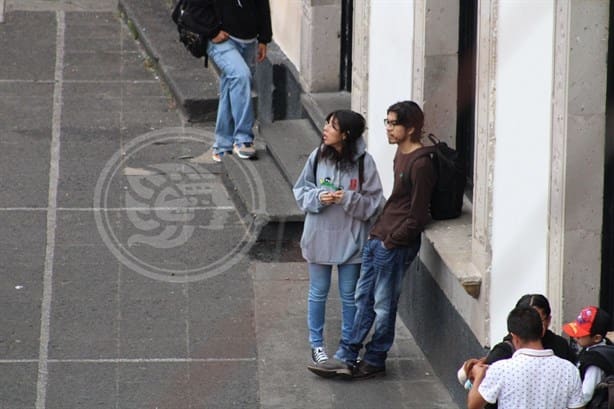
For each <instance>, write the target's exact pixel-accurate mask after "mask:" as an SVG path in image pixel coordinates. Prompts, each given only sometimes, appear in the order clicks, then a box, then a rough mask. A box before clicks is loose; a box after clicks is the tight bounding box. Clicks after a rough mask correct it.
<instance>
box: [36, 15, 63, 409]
mask: <svg viewBox="0 0 614 409" xmlns="http://www.w3.org/2000/svg"><path fill="white" fill-rule="evenodd" d="M56 22H57V29H56V30H57V31H56V48H55V73H54V80H55V84H54V87H53V114H52V130H51V146H50V155H49V156H50V158H49V198H48V206H49V208H48V210H47V243H46V248H45V265H44V272H43V299H42V301H41V322H40V345H39V355H38V378H37V382H36V409H45V407H46V399H47V383H48V378H49V372H48V366H47V364H48V361H47V360H48V357H49V335H50V321H51V298H52V291H53V258H54V250H55V230H56V227H57V210H56V207H57V195H58V184H59V175H60V136H61V131H62V127H61V121H62V85H63V83H62V81H63V70H64V42H65V33H66V21H65V14H64V12H63V11H57V12H56Z"/></svg>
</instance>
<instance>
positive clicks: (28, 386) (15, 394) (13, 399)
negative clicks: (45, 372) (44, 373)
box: [0, 362, 38, 409]
mask: <svg viewBox="0 0 614 409" xmlns="http://www.w3.org/2000/svg"><path fill="white" fill-rule="evenodd" d="M37 373H38V362H27V363H21V362H15V363H5V364H2V370H1V371H0V384H1V385H2V393H0V407H1V408H11V409H31V408H33V407H35V402H36V378H37Z"/></svg>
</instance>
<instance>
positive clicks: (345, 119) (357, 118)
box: [320, 109, 365, 170]
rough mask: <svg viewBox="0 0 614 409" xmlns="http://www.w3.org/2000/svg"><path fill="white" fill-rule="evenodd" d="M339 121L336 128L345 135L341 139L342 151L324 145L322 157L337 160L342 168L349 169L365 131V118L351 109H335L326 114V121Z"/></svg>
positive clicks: (352, 164)
mask: <svg viewBox="0 0 614 409" xmlns="http://www.w3.org/2000/svg"><path fill="white" fill-rule="evenodd" d="M335 120H336V122H337V124H336V128H335V129H337V130H338V131H339V132H341V133H342V134H344V135H345V138H344V139H343V140H342V141H341V143H342V146H341V151H340V152H339V151H337V150H336V149H335V148H333V147H332V146H327V145H324V144H323V145H322V148H321V149H320V158H322V159H330V160H331V161H333V162H335V163H336V164H337V165H338V166H339V168H340V169H342V170H347V169H350V168H351V167H352V166H354V157H355V156H356V151H357V143H356V142H357V141H358V138H360V137H361V136H362V133H363V132H364V131H365V118H364V117H363V116H362V115H360V114H359V113H358V112H354V111H351V110H349V109H340V110H337V111H333V112H331V113H330V114H328V115H327V116H326V122H330V121H335Z"/></svg>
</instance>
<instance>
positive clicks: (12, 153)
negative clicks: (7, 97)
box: [0, 108, 51, 208]
mask: <svg viewBox="0 0 614 409" xmlns="http://www.w3.org/2000/svg"><path fill="white" fill-rule="evenodd" d="M0 109H1V108H0ZM50 134H51V130H50V129H37V130H34V129H32V130H30V129H16V130H0V175H2V177H1V178H0V190H1V191H2V194H1V195H0V208H25V207H31V208H36V207H40V206H43V207H45V206H46V201H47V197H48V191H47V189H48V186H49V176H48V174H49V146H50Z"/></svg>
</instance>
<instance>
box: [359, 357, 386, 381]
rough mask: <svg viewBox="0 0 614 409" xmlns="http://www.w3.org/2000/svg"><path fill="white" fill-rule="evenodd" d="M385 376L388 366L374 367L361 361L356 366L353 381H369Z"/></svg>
mask: <svg viewBox="0 0 614 409" xmlns="http://www.w3.org/2000/svg"><path fill="white" fill-rule="evenodd" d="M384 375H386V366H373V365H369V364H368V363H366V362H365V361H361V362H359V363H358V365H356V369H355V370H354V373H353V374H352V379H369V378H375V377H376V376H384Z"/></svg>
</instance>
